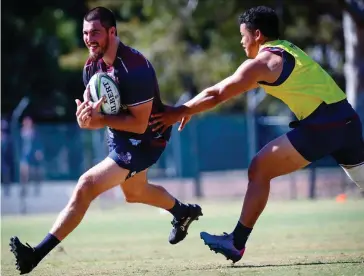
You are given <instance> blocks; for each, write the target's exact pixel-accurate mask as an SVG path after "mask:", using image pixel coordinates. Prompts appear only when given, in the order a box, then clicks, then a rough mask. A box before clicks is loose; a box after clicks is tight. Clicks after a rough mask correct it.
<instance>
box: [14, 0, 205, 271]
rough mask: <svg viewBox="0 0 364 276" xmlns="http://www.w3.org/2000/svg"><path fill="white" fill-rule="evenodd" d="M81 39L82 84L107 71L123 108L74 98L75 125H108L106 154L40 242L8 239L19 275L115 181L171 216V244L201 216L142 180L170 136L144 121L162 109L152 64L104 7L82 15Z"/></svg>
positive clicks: (130, 198)
mask: <svg viewBox="0 0 364 276" xmlns="http://www.w3.org/2000/svg"><path fill="white" fill-rule="evenodd" d="M83 38H84V42H85V44H86V46H87V48H88V49H89V52H90V57H89V59H88V60H87V62H86V64H85V66H84V70H83V81H84V84H85V86H87V84H88V82H89V80H90V79H91V77H92V75H94V74H95V73H96V72H99V71H102V72H108V73H109V75H110V76H111V77H112V78H113V79H114V80H115V81H116V82H117V83H118V84H119V91H120V98H121V103H122V104H123V105H126V107H127V112H122V113H121V114H119V115H103V114H101V113H99V111H100V107H101V104H102V99H100V100H99V101H98V102H97V103H91V102H90V100H89V98H90V95H89V91H88V89H87V88H86V90H85V93H84V102H83V103H81V101H79V100H76V104H77V112H76V116H77V122H78V124H79V125H80V127H81V128H86V129H100V128H104V127H107V128H108V134H109V137H108V145H109V155H108V157H107V158H105V159H104V160H103V161H101V162H100V163H99V164H97V165H95V166H94V167H92V168H91V169H89V170H88V171H87V172H85V173H84V174H83V175H82V176H81V177H80V179H79V180H78V183H77V185H76V187H75V189H74V192H73V194H72V196H71V198H70V200H69V202H68V204H67V206H66V207H65V208H64V209H63V211H62V212H61V213H60V215H59V216H58V218H57V220H56V222H55V223H54V225H53V227H52V229H51V230H50V232H49V233H48V235H46V237H45V238H44V240H43V241H41V242H40V243H39V244H38V245H37V246H35V247H34V248H33V247H31V246H29V245H28V244H26V245H24V244H23V243H21V242H20V240H19V239H18V238H17V237H12V238H11V239H10V247H11V251H12V252H13V253H14V255H15V258H16V268H17V269H18V270H19V271H20V273H21V274H25V273H29V272H30V271H32V270H33V269H34V267H36V266H37V264H38V263H39V262H40V261H41V260H42V259H43V258H44V257H45V256H46V255H47V254H48V253H49V252H50V251H51V250H52V249H53V248H55V247H56V246H57V245H58V244H59V243H60V242H61V241H62V240H63V239H64V238H65V237H67V236H68V235H69V234H70V233H71V232H72V231H73V230H74V229H75V228H76V227H77V226H78V224H79V223H80V222H81V220H82V218H83V216H84V215H85V213H86V211H87V209H88V207H89V205H90V203H91V202H92V201H93V200H94V199H95V198H96V197H97V196H99V195H100V194H101V193H103V192H105V191H107V190H109V189H111V188H114V187H116V186H119V185H120V186H121V189H122V190H123V192H124V195H125V198H126V201H127V202H130V203H143V204H147V205H151V206H155V207H159V208H162V209H165V210H168V211H169V212H170V213H171V214H172V215H173V220H172V225H173V229H172V231H171V233H170V236H169V242H170V243H171V244H176V243H178V242H180V241H182V240H183V239H184V238H185V237H186V235H187V230H188V228H189V226H190V224H191V223H192V222H193V221H194V220H197V219H198V217H199V216H202V212H201V208H200V206H198V205H195V204H193V205H192V204H183V203H182V202H180V201H178V200H177V199H175V198H174V197H173V196H172V195H170V194H169V193H168V192H167V191H166V189H164V188H163V187H162V186H157V185H153V184H150V183H149V182H148V179H147V171H148V168H149V167H151V166H152V165H153V164H154V163H156V162H157V161H158V159H159V157H160V156H161V154H162V153H163V151H164V149H165V147H166V144H167V142H168V140H169V138H170V135H171V128H169V129H168V130H167V131H166V132H164V133H163V134H159V133H156V132H153V131H152V128H151V127H150V126H149V125H148V122H149V119H150V116H151V114H153V113H156V112H162V111H163V110H164V108H165V106H164V105H163V103H162V101H161V98H160V93H159V88H158V81H157V78H156V74H155V71H154V69H153V66H152V64H151V63H150V62H149V61H148V60H147V59H146V58H145V57H144V56H143V55H142V54H141V53H139V52H138V51H137V50H135V49H133V48H131V47H128V46H126V45H124V44H123V43H122V42H121V41H120V40H119V38H118V36H117V32H116V20H115V17H114V14H113V13H112V12H111V11H110V10H108V9H106V8H104V7H97V8H94V9H92V10H90V11H89V12H88V13H87V14H86V15H85V17H84V21H83ZM126 227H127V226H126Z"/></svg>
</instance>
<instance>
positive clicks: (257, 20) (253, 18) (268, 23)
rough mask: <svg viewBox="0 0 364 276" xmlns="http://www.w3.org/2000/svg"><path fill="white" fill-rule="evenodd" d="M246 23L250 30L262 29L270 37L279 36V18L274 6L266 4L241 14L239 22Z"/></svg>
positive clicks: (276, 37) (275, 37)
mask: <svg viewBox="0 0 364 276" xmlns="http://www.w3.org/2000/svg"><path fill="white" fill-rule="evenodd" d="M244 23H245V24H246V27H247V29H248V30H250V31H255V30H260V31H261V32H262V34H263V35H264V36H266V37H267V38H269V39H278V38H279V19H278V15H277V13H276V12H275V10H273V9H272V8H269V7H266V6H258V7H254V8H250V9H249V10H247V11H245V12H244V13H243V14H241V15H240V16H239V24H240V25H241V24H244Z"/></svg>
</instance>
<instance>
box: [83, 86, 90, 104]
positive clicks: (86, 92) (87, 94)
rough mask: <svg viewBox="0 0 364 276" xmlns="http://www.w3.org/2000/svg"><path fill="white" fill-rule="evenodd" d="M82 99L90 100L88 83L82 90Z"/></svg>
mask: <svg viewBox="0 0 364 276" xmlns="http://www.w3.org/2000/svg"><path fill="white" fill-rule="evenodd" d="M83 101H84V102H86V101H88V102H91V91H90V85H89V84H88V85H87V86H86V89H85V92H83Z"/></svg>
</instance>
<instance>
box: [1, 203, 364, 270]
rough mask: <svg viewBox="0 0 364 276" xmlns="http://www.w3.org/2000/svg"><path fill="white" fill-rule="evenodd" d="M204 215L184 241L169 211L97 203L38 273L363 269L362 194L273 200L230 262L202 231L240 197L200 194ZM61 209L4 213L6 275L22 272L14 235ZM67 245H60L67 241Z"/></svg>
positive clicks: (29, 234) (235, 210)
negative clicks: (177, 239)
mask: <svg viewBox="0 0 364 276" xmlns="http://www.w3.org/2000/svg"><path fill="white" fill-rule="evenodd" d="M201 204H202V207H203V209H204V216H203V217H202V219H201V220H200V221H198V222H197V223H194V224H193V225H192V226H191V228H190V231H189V232H190V233H189V235H188V236H187V238H186V240H185V241H183V242H182V243H180V244H178V245H175V246H171V245H169V243H168V241H167V239H168V235H169V231H170V227H171V225H170V224H169V221H170V218H171V217H170V216H169V214H165V215H162V214H160V213H159V210H158V209H155V208H151V207H146V206H142V205H123V206H121V207H120V208H116V209H111V210H105V211H97V210H93V211H91V212H90V213H88V215H87V216H86V218H85V220H84V221H83V222H82V224H81V225H80V226H79V228H77V229H76V231H75V232H73V233H72V234H71V235H70V236H69V237H68V238H67V239H66V240H65V241H64V242H62V244H61V246H60V247H58V249H56V250H54V251H53V252H52V253H51V254H50V255H49V256H47V257H46V258H45V259H44V260H43V262H42V263H41V264H39V265H38V267H37V268H36V269H35V270H34V272H33V273H32V275H42V276H49V275H52V276H56V275H62V276H72V275H82V276H83V275H85V276H86V275H118V276H120V275H151V276H164V275H166V276H172V275H183V276H185V275H186V276H187V275H189V276H192V275H193V276H201V275H221V276H222V275H231V276H236V275H244V276H246V275H280V276H281V275H320V276H321V275H350V276H352V275H364V200H357V201H347V202H345V203H342V204H339V203H336V202H335V201H317V202H307V201H287V202H272V203H270V204H268V206H267V208H266V212H265V213H264V215H263V216H262V217H261V219H260V220H259V221H258V223H257V225H256V227H255V229H254V231H253V232H252V234H251V236H250V240H249V242H248V244H247V245H248V248H247V251H246V254H245V256H244V258H243V259H242V260H241V261H240V262H238V263H237V264H235V265H234V266H232V265H231V262H228V261H226V260H225V259H224V257H223V256H222V255H220V254H217V255H215V254H214V253H213V252H211V251H209V249H208V247H206V246H205V245H204V244H203V242H202V240H200V239H199V232H200V231H209V232H212V233H221V232H223V231H226V232H229V231H231V230H232V229H233V228H234V226H235V224H236V221H237V218H238V216H239V213H240V209H241V204H240V202H232V201H221V202H201ZM55 216H56V215H44V216H28V217H3V219H2V226H1V227H2V235H1V240H2V247H1V251H2V252H1V253H2V261H1V270H2V275H6V276H10V275H18V273H17V271H16V270H15V266H14V258H13V256H12V254H11V253H10V252H9V250H8V240H9V237H10V236H12V235H18V236H19V237H20V238H21V240H22V241H27V242H29V243H30V244H32V245H35V244H37V243H38V242H39V241H40V239H42V238H43V236H44V235H45V234H46V233H47V231H48V229H49V228H50V225H51V224H52V222H53V220H54V218H55ZM60 248H61V249H62V250H61V249H60Z"/></svg>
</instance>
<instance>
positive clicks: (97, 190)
mask: <svg viewBox="0 0 364 276" xmlns="http://www.w3.org/2000/svg"><path fill="white" fill-rule="evenodd" d="M128 174H129V170H127V169H125V168H122V167H120V166H119V165H118V164H117V163H116V162H115V161H114V160H113V159H111V158H109V157H106V158H105V159H104V160H103V161H101V162H100V163H98V164H96V165H95V166H93V167H92V168H90V169H89V170H88V171H86V172H85V173H84V174H83V175H82V176H81V178H80V181H79V183H80V185H81V186H85V187H83V188H85V189H87V191H88V192H89V193H91V195H93V196H94V197H96V196H98V195H100V194H101V193H103V192H105V191H107V190H109V189H111V188H113V187H116V186H118V185H119V184H120V183H121V182H123V181H125V179H126V177H127V176H128Z"/></svg>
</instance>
